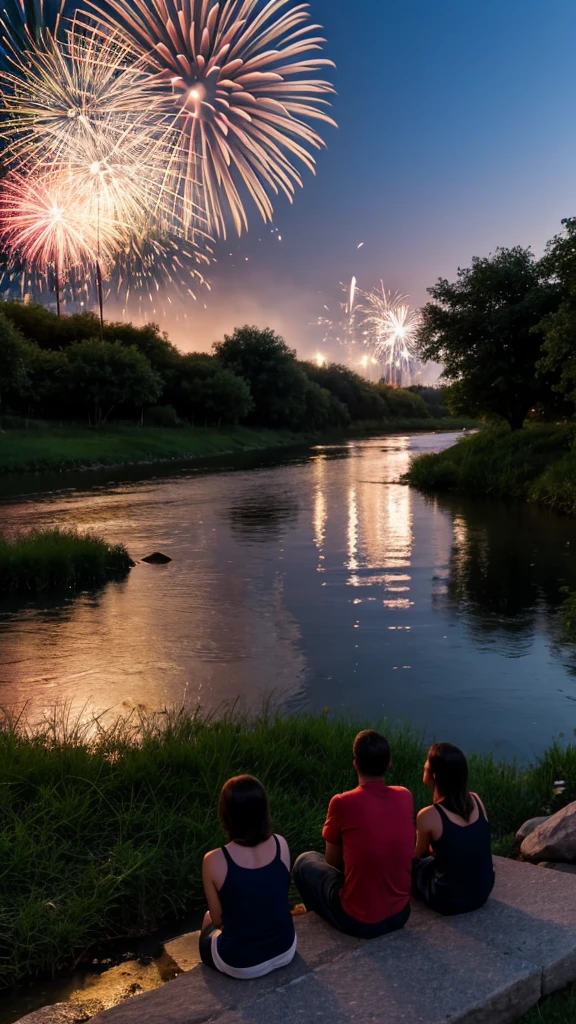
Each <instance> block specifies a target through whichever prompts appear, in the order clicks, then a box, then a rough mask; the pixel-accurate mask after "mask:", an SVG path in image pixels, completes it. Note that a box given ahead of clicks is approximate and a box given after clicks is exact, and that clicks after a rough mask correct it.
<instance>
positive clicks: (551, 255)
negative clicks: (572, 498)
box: [419, 217, 576, 430]
mask: <svg viewBox="0 0 576 1024" xmlns="http://www.w3.org/2000/svg"><path fill="white" fill-rule="evenodd" d="M562 224H563V227H564V230H563V232H562V233H561V234H559V235H556V236H555V237H554V238H553V239H552V240H551V241H550V242H549V243H548V245H547V247H546V251H545V254H544V256H543V257H542V259H539V260H538V259H536V258H535V256H534V254H533V253H532V252H531V250H530V249H529V248H521V247H520V246H517V247H514V248H510V249H506V248H500V249H497V250H496V252H495V254H494V255H492V256H489V257H487V258H482V259H481V258H475V259H473V260H472V265H471V267H468V268H465V269H459V270H458V274H457V280H456V281H455V282H449V281H447V280H445V279H443V278H440V279H439V280H438V281H437V283H436V284H435V285H434V286H433V287H432V288H429V289H428V291H429V294H430V295H431V296H432V301H431V302H428V303H427V304H426V305H425V306H424V308H423V310H422V315H423V319H422V327H421V329H420V333H419V343H420V354H421V357H422V358H423V359H424V360H434V361H435V362H439V363H442V364H443V365H444V370H443V373H442V378H443V380H444V381H445V382H446V383H447V384H448V385H449V387H448V390H447V392H446V399H447V402H448V404H449V407H450V409H451V411H452V412H453V413H465V414H466V415H468V416H481V417H485V418H487V419H488V420H494V421H505V422H506V423H508V424H509V426H510V427H511V429H512V430H517V429H518V428H520V427H522V425H523V424H524V422H525V421H526V419H527V418H528V417H531V418H534V419H539V420H543V421H546V420H554V421H556V420H562V419H572V418H574V415H575V411H576V218H575V217H572V218H569V219H567V220H564V221H563V222H562Z"/></svg>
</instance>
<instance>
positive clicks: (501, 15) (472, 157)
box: [175, 0, 576, 354]
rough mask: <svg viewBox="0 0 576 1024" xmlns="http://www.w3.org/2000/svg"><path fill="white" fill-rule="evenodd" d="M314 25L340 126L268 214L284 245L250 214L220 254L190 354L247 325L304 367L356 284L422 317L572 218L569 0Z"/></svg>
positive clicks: (452, 7)
mask: <svg viewBox="0 0 576 1024" xmlns="http://www.w3.org/2000/svg"><path fill="white" fill-rule="evenodd" d="M311 11H312V15H313V18H314V20H315V21H316V20H317V21H319V22H320V23H321V24H322V25H323V26H324V28H325V34H326V38H327V45H326V53H327V55H328V56H330V57H331V58H332V59H333V60H334V61H335V62H336V64H337V69H336V71H335V72H334V76H333V80H334V82H335V85H336V88H337V91H338V95H337V96H336V97H335V98H334V107H333V112H334V116H335V118H336V120H337V121H338V125H339V127H338V129H337V130H335V129H330V128H326V129H324V135H325V138H326V141H327V148H326V150H325V151H324V152H323V153H322V154H321V155H320V157H319V160H318V173H317V176H316V178H314V177H312V176H311V175H310V174H309V173H308V172H305V173H304V178H305V187H304V189H303V190H302V191H301V192H299V194H298V195H297V196H296V200H295V203H294V205H293V206H290V205H289V204H288V203H287V202H285V201H279V202H278V203H277V207H276V215H275V221H274V223H275V225H276V227H277V228H278V230H279V232H280V233H281V235H282V241H281V242H278V241H277V236H276V235H275V234H271V233H270V230H269V229H266V228H265V227H263V226H262V225H261V223H259V221H258V215H257V213H256V212H255V211H254V210H251V211H250V231H249V234H248V235H247V236H244V237H243V238H242V239H241V240H240V242H239V243H238V241H237V240H234V241H233V242H231V243H230V244H224V245H222V246H220V247H219V260H220V262H219V264H218V266H217V267H215V268H214V269H213V273H212V280H213V283H214V291H213V293H212V297H211V300H210V302H209V303H208V310H207V311H205V312H204V311H200V310H199V311H198V313H197V314H196V315H194V314H193V315H192V316H191V317H190V319H191V320H192V325H191V326H192V331H191V333H190V334H188V329H186V332H185V335H184V336H182V335H180V332H179V331H178V332H175V333H178V335H179V336H178V337H177V339H176V340H178V341H179V342H180V343H184V344H185V345H186V347H198V346H200V345H206V344H208V343H209V342H210V341H211V340H212V339H213V337H216V336H219V334H221V332H222V330H223V329H225V328H230V327H232V326H233V325H234V324H235V323H239V322H244V321H246V320H249V321H251V322H259V323H263V322H264V321H266V322H267V323H270V324H271V326H274V327H276V328H277V329H278V330H281V331H282V332H283V333H284V334H285V336H286V339H287V340H288V341H289V342H291V343H292V344H293V345H296V346H297V347H298V349H299V351H300V352H301V353H302V354H306V353H308V352H310V351H314V350H315V349H316V348H317V347H318V342H319V340H320V338H321V334H320V332H319V331H318V329H317V328H315V327H313V326H311V322H312V321H313V320H314V319H315V318H316V316H319V315H321V314H322V312H323V308H322V307H323V305H324V303H327V304H328V305H330V306H334V305H335V303H336V301H337V299H338V282H339V281H343V282H347V281H349V280H350V277H351V276H352V274H355V275H356V276H357V278H358V281H359V284H360V286H361V287H366V288H369V287H371V286H373V285H376V284H377V283H378V281H379V280H380V278H383V279H384V281H385V283H386V285H387V286H388V287H390V288H392V289H394V290H395V289H400V290H401V291H403V292H407V293H409V294H410V295H411V296H412V298H413V300H414V302H415V303H417V304H419V303H421V302H423V301H425V299H426V287H427V286H428V285H430V284H432V283H433V282H434V281H435V280H436V278H437V277H438V276H441V275H442V276H448V277H453V276H454V275H455V273H456V269H457V267H458V266H459V265H461V266H466V265H468V264H469V262H470V259H471V257H472V256H473V255H486V254H488V253H489V252H491V251H493V250H494V249H495V248H496V247H497V246H498V245H515V244H521V245H532V247H533V248H534V250H535V251H536V252H540V251H541V250H542V248H543V246H544V244H545V242H546V240H547V239H548V238H550V237H551V236H552V235H553V234H555V233H556V231H557V230H559V229H560V221H561V219H562V217H566V216H569V215H571V214H574V213H576V118H575V113H574V111H575V108H576V67H575V65H574V57H573V54H574V47H575V44H576V4H574V2H573V0H571V2H569V0H548V2H547V3H544V0H522V2H521V0H500V2H496V0H485V2H483V3H482V4H479V3H470V2H468V3H456V2H454V0H439V2H437V3H435V4H432V3H430V2H424V0H403V2H402V3H400V2H395V3H385V2H381V0H353V2H344V0H311ZM360 242H364V243H365V244H364V246H363V248H362V249H361V250H358V249H357V245H358V244H359V243H360ZM230 253H232V254H233V255H232V256H230V255H229V254H230Z"/></svg>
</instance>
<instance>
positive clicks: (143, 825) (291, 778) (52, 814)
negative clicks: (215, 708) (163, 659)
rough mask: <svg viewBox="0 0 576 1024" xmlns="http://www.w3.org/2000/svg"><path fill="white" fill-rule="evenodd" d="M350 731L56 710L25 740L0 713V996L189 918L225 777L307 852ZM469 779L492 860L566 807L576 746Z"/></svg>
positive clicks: (404, 774)
mask: <svg viewBox="0 0 576 1024" xmlns="http://www.w3.org/2000/svg"><path fill="white" fill-rule="evenodd" d="M362 724H363V723H354V722H348V721H344V720H332V719H330V718H329V717H328V716H327V715H323V716H317V717H315V716H304V717H295V718H280V717H276V716H274V715H272V714H267V713H263V714H262V715H261V716H260V717H258V718H256V719H255V720H248V719H245V718H242V717H240V716H238V715H234V714H229V715H227V716H225V717H224V718H222V719H219V720H215V719H214V720H211V719H207V718H204V717H202V715H200V714H197V715H187V714H184V713H170V714H169V713H166V714H158V715H154V716H148V717H146V716H143V715H142V714H139V713H137V712H134V713H133V714H132V716H131V717H129V718H127V719H126V718H124V719H118V720H117V721H116V722H114V723H112V724H110V725H105V724H103V721H102V720H98V719H95V720H91V721H88V722H87V723H86V724H85V725H81V724H80V723H79V722H72V721H70V720H69V719H67V718H66V715H65V714H64V713H63V712H60V715H59V716H57V715H56V713H55V716H54V718H53V719H52V720H46V721H44V722H43V723H41V724H40V725H39V726H36V727H35V728H34V729H31V728H28V727H27V726H25V725H24V723H23V722H22V721H16V722H15V721H13V720H11V719H10V718H8V717H5V719H4V723H3V727H2V726H0V780H1V784H0V865H1V870H0V986H4V987H6V986H9V985H13V984H16V983H19V982H23V981H24V980H26V979H27V978H29V977H30V976H32V975H34V974H39V973H43V972H47V971H55V970H58V969H61V968H64V967H68V966H70V965H71V964H72V963H73V962H74V961H75V960H76V959H77V958H79V957H81V956H82V955H83V954H86V953H87V951H88V950H89V949H90V948H94V946H95V944H99V943H100V944H101V943H102V942H103V941H104V940H106V939H108V938H111V937H118V936H122V935H129V934H132V935H134V934H140V933H142V932H145V931H148V930H152V929H153V928H155V927H157V926H159V925H160V924H161V923H168V922H174V921H176V920H177V919H178V918H179V917H180V916H182V915H184V914H185V913H188V912H190V911H191V910H194V909H197V908H199V907H201V906H202V904H203V896H202V887H201V875H200V869H201V859H202V855H203V853H204V852H205V851H206V850H208V849H210V848H212V847H214V846H216V845H219V844H220V843H221V842H222V834H221V830H220V826H219V823H218V819H217V810H216V803H217V794H218V791H219V788H220V786H221V785H222V783H223V782H224V780H225V779H226V778H228V777H229V776H231V775H234V774H237V773H239V772H252V773H254V774H256V775H257V776H259V777H260V778H261V779H262V780H263V782H264V783H265V784H266V786H267V787H268V790H269V793H270V800H271V807H272V815H273V823H274V828H275V830H276V831H278V832H280V833H282V834H284V835H285V836H286V838H287V839H288V842H289V844H290V848H291V852H292V855H293V857H295V856H297V855H298V854H299V853H300V852H302V851H303V850H305V849H310V848H316V849H318V848H320V847H321V828H322V824H323V821H324V816H325V812H326V808H327V804H328V801H329V799H330V797H331V796H332V794H333V793H334V792H337V791H341V790H343V789H346V788H348V787H350V786H351V785H353V784H354V775H353V772H352V767H351V760H352V756H351V747H352V740H353V737H354V735H355V733H356V731H357V729H358V728H359V727H361V726H362ZM372 724H373V723H372ZM382 727H383V728H385V729H386V731H387V732H388V734H389V736H390V738H391V742H392V748H393V768H392V770H391V772H390V781H391V782H396V783H402V784H405V785H407V786H409V787H410V788H411V789H412V791H413V792H414V794H415V798H416V802H417V805H418V806H422V805H423V804H424V803H425V802H428V801H429V794H428V793H427V791H425V790H424V788H423V786H422V783H421V775H422V765H423V762H424V758H425V747H424V745H423V743H422V741H421V739H420V737H419V736H418V735H416V734H414V733H413V732H411V731H410V730H409V729H404V728H401V727H399V726H391V725H390V723H382ZM471 776H472V783H473V786H474V788H477V789H478V790H479V791H480V793H481V794H482V795H483V797H484V799H485V800H486V803H487V805H488V807H489V811H490V815H491V818H492V823H493V831H494V840H495V849H496V850H498V851H499V852H505V851H507V850H509V849H510V843H511V837H512V836H513V834H514V832H515V830H516V828H517V827H518V826H519V825H520V823H521V822H522V821H524V820H525V819H526V818H529V817H531V816H532V815H534V814H537V813H542V812H544V811H548V810H553V809H555V807H556V804H555V803H554V801H560V800H561V799H564V800H571V799H573V798H574V795H573V794H574V792H575V791H576V748H569V749H568V750H567V751H563V750H561V749H560V748H559V747H556V746H553V747H552V748H551V749H550V751H549V752H548V754H547V755H546V757H545V758H544V759H543V760H542V762H541V763H540V764H538V765H537V766H536V767H534V768H531V769H526V770H523V769H521V768H519V767H517V766H515V765H512V764H505V763H498V762H496V761H494V760H493V759H492V758H491V757H479V756H478V757H472V758H471ZM556 778H564V779H566V780H567V781H568V786H567V790H566V793H565V794H564V797H563V798H560V797H554V796H553V795H552V792H553V782H554V779H556ZM558 806H559V804H558Z"/></svg>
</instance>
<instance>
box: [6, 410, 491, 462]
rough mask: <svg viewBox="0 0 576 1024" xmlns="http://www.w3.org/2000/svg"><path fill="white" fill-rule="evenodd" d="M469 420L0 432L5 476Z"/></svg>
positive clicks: (448, 426) (456, 426)
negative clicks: (321, 427) (297, 428)
mask: <svg viewBox="0 0 576 1024" xmlns="http://www.w3.org/2000/svg"><path fill="white" fill-rule="evenodd" d="M470 426H474V423H473V422H472V421H470V420H451V419H440V420H435V419H430V420H389V421H387V422H383V423H360V424H356V425H355V426H354V427H352V428H350V430H349V431H347V433H346V435H342V434H331V435H328V436H323V435H317V434H306V433H296V432H294V431H289V430H269V429H264V428H258V427H243V426H239V427H221V428H217V427H181V428H163V427H143V428H142V429H140V428H137V427H115V426H110V427H108V426H105V427H101V428H99V429H88V428H86V427H80V426H72V425H69V426H64V427H57V426H52V425H49V424H42V425H35V424H31V427H30V429H28V430H21V429H19V430H6V431H3V432H2V431H0V474H3V473H38V472H66V471H67V470H90V469H99V468H103V467H114V466H122V465H139V464H141V465H145V464H151V463H162V462H170V461H177V460H182V461H184V460H186V459H202V458H210V457H212V456H215V455H226V454H230V453H234V452H245V451H251V450H255V449H261V450H265V449H274V448H287V447H298V446H303V447H305V446H307V445H311V444H316V443H318V442H320V441H335V440H340V439H342V438H343V437H344V436H346V437H366V436H368V435H370V434H387V433H397V432H404V431H406V432H415V431H434V430H461V429H464V428H465V427H470Z"/></svg>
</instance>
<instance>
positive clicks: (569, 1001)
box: [518, 985, 576, 1024]
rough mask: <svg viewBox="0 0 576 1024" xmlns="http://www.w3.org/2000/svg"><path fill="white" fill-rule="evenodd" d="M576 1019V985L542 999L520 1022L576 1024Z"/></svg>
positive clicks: (522, 1023)
mask: <svg viewBox="0 0 576 1024" xmlns="http://www.w3.org/2000/svg"><path fill="white" fill-rule="evenodd" d="M575 1020H576V985H569V986H568V987H567V988H565V989H563V990H562V991H561V992H554V994H553V995H551V996H547V997H546V998H545V999H542V1000H541V1001H540V1002H539V1003H538V1005H537V1006H535V1007H534V1009H533V1010H530V1011H529V1012H528V1013H527V1014H525V1016H524V1017H521V1018H520V1020H519V1021H518V1024H574V1021H575Z"/></svg>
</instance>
